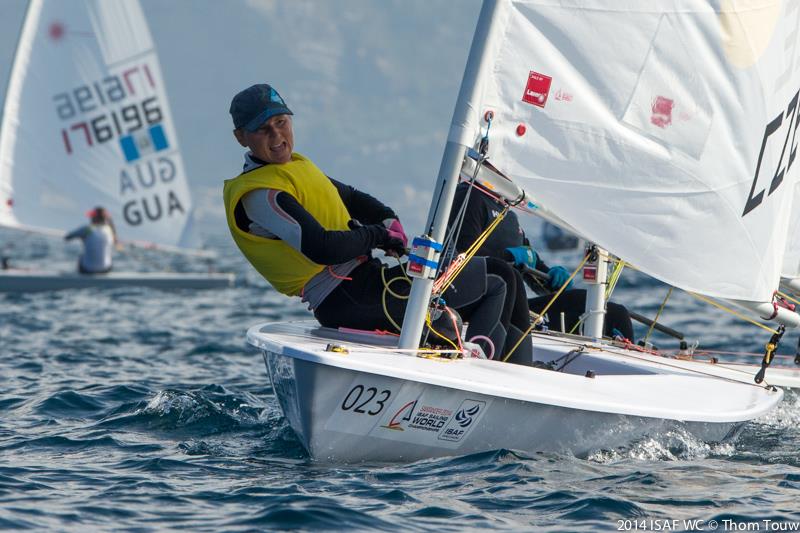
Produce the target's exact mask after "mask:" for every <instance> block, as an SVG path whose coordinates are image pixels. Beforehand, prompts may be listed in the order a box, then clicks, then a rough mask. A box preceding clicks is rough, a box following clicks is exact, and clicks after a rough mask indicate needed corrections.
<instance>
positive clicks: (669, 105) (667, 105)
mask: <svg viewBox="0 0 800 533" xmlns="http://www.w3.org/2000/svg"><path fill="white" fill-rule="evenodd" d="M674 107H675V102H674V101H673V100H670V99H669V98H665V97H663V96H656V97H655V99H654V100H653V105H652V106H651V107H650V110H651V111H652V112H653V114H652V115H651V116H650V123H651V124H653V125H655V126H658V127H659V128H661V129H665V128H666V127H667V126H669V125H670V124H672V109H673V108H674Z"/></svg>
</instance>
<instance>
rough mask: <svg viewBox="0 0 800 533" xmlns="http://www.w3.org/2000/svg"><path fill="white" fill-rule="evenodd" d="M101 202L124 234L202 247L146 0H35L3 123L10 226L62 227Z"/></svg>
mask: <svg viewBox="0 0 800 533" xmlns="http://www.w3.org/2000/svg"><path fill="white" fill-rule="evenodd" d="M96 205H102V206H103V207H105V208H106V209H107V210H108V211H109V212H110V213H111V215H112V217H113V219H114V222H115V225H116V227H117V231H118V233H119V236H120V239H121V240H123V241H129V242H137V243H145V245H146V246H148V247H154V248H158V247H160V248H162V249H167V250H169V249H184V248H188V247H190V246H192V245H193V244H194V242H193V241H192V240H191V239H192V237H191V236H189V237H187V235H186V232H185V228H186V227H187V226H188V225H189V224H190V221H191V217H192V210H193V206H192V200H191V196H190V192H189V187H188V182H187V179H186V174H185V167H184V162H183V158H182V156H181V153H180V147H179V144H178V139H177V135H176V132H175V127H174V124H173V121H172V117H171V114H170V111H169V104H168V100H167V94H166V90H165V88H164V80H163V77H162V75H161V67H160V64H159V61H158V56H157V55H156V50H155V47H154V45H153V40H152V36H151V35H150V31H149V29H148V27H147V23H146V20H145V17H144V13H143V11H142V9H141V6H140V5H139V3H138V0H130V1H128V0H126V1H124V2H123V1H101V0H32V1H31V4H30V6H29V9H28V12H27V15H26V19H25V22H24V26H23V31H22V35H21V38H20V42H19V44H18V49H17V54H16V56H15V59H14V65H13V67H12V74H11V80H10V82H9V89H8V92H7V94H6V99H5V104H4V113H3V119H2V129H0V226H4V227H10V228H16V229H23V230H30V229H31V228H41V229H43V230H44V232H47V233H54V234H58V233H59V232H63V231H66V230H69V229H72V228H74V227H75V226H77V225H79V224H80V223H81V222H83V221H84V220H85V218H84V216H83V214H84V213H85V212H86V211H87V210H90V209H91V208H93V207H94V206H96Z"/></svg>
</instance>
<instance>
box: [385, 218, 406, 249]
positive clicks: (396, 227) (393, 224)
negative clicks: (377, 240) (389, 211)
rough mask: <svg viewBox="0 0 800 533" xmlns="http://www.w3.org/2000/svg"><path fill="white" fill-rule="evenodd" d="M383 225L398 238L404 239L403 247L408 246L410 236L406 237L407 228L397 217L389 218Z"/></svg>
mask: <svg viewBox="0 0 800 533" xmlns="http://www.w3.org/2000/svg"><path fill="white" fill-rule="evenodd" d="M383 225H384V226H385V227H386V229H387V230H389V235H391V236H392V237H394V238H396V239H400V240H401V241H403V247H404V248H408V237H406V230H404V229H403V225H402V224H401V223H400V221H399V220H397V219H396V218H387V219H386V220H384V221H383Z"/></svg>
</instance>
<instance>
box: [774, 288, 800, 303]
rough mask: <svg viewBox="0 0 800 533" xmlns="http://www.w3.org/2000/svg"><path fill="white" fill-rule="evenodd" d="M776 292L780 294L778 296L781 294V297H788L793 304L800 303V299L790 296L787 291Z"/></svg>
mask: <svg viewBox="0 0 800 533" xmlns="http://www.w3.org/2000/svg"><path fill="white" fill-rule="evenodd" d="M775 294H777V295H778V296H780V297H781V298H786V299H787V300H789V301H790V302H792V303H793V304H797V305H800V300H795V299H794V298H792V297H791V296H789V295H788V294H786V293H784V292H781V291H775Z"/></svg>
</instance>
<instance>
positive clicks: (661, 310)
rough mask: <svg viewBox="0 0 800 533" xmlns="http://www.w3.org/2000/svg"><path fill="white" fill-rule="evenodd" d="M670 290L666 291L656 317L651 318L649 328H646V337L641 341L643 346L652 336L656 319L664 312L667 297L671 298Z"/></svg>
mask: <svg viewBox="0 0 800 533" xmlns="http://www.w3.org/2000/svg"><path fill="white" fill-rule="evenodd" d="M672 289H673V288H672V287H670V288H669V290H668V291H667V295H666V296H664V301H663V302H661V307H659V308H658V311H657V312H656V316H655V317H654V318H653V323H652V324H650V328H648V330H647V335H645V336H644V339H643V340H644V343H645V345H646V344H647V341H648V340H649V339H650V335H652V334H653V329H655V327H656V322H658V319H659V317H660V316H661V313H662V312H663V311H664V308H665V307H666V306H667V302H668V301H669V297H670V296H672Z"/></svg>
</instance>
